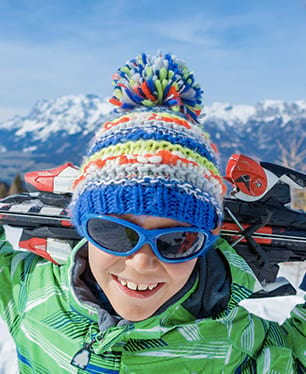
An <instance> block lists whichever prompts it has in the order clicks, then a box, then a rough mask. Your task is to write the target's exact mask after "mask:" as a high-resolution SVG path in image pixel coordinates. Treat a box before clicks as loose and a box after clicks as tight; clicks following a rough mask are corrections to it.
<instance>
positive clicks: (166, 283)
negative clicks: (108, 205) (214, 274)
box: [88, 214, 197, 321]
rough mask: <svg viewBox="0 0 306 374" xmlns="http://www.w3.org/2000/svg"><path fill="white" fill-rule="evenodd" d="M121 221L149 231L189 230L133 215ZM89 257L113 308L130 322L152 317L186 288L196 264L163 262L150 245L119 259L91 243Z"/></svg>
mask: <svg viewBox="0 0 306 374" xmlns="http://www.w3.org/2000/svg"><path fill="white" fill-rule="evenodd" d="M119 217H120V218H122V219H125V220H127V221H130V222H133V223H136V224H137V225H139V226H142V227H143V228H145V229H148V230H153V229H159V228H165V227H178V226H188V225H187V224H186V223H182V222H179V221H175V220H173V219H170V218H160V217H153V216H135V215H132V214H126V215H121V216H119ZM88 257H89V265H90V268H91V271H92V273H93V275H94V277H95V279H96V281H97V282H98V284H99V285H100V287H101V288H102V289H103V291H104V293H105V295H106V296H107V298H108V299H109V301H110V303H111V304H112V306H113V308H114V309H115V311H116V312H117V313H118V314H119V315H120V316H121V317H123V318H125V319H127V320H129V321H141V320H144V319H146V318H148V317H150V316H152V314H154V312H155V311H156V310H157V309H159V308H160V307H161V306H162V305H163V304H164V303H165V302H166V301H167V300H169V299H170V298H171V297H172V296H173V295H175V294H176V293H177V292H178V291H179V290H180V289H181V288H182V287H183V286H184V285H185V283H186V282H187V280H188V278H189V276H190V275H191V273H192V270H193V269H194V266H195V264H196V261H197V259H193V260H190V261H187V262H181V263H176V264H169V263H166V262H161V261H160V260H159V259H158V258H157V257H156V256H155V255H154V253H153V251H152V250H151V247H150V246H149V245H148V244H145V245H144V246H143V247H142V248H141V249H140V250H139V251H137V252H136V253H134V254H132V255H131V256H128V257H119V256H113V255H110V254H108V253H105V252H103V251H102V250H100V249H98V248H97V247H95V246H94V245H93V244H91V243H89V244H88Z"/></svg>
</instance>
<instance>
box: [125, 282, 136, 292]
mask: <svg viewBox="0 0 306 374" xmlns="http://www.w3.org/2000/svg"><path fill="white" fill-rule="evenodd" d="M126 286H127V288H130V289H131V290H134V291H135V290H137V284H136V283H134V282H127V285H126Z"/></svg>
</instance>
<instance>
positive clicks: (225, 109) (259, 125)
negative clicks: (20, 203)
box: [0, 94, 306, 182]
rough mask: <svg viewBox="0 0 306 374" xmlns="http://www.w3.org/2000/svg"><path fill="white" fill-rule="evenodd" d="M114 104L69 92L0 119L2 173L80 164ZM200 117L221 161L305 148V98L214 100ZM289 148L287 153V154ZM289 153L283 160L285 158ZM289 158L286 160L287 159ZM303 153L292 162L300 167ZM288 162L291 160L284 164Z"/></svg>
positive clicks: (6, 177)
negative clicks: (254, 101)
mask: <svg viewBox="0 0 306 374" xmlns="http://www.w3.org/2000/svg"><path fill="white" fill-rule="evenodd" d="M113 109H114V107H113V106H112V105H111V104H110V103H108V101H107V100H106V99H101V98H99V97H98V96H96V95H92V94H87V95H68V96H61V97H58V98H56V99H53V100H40V101H38V102H37V103H36V104H35V105H34V106H33V108H32V109H31V110H30V112H29V113H28V114H27V115H25V116H15V117H13V118H12V119H10V120H8V121H5V122H2V123H0V173H1V174H0V175H1V178H0V179H1V180H3V181H6V182H9V181H11V180H12V178H13V177H14V176H15V174H16V173H21V174H22V173H24V172H27V171H30V170H38V169H44V168H50V167H55V166H57V165H59V164H62V163H64V162H66V161H71V162H74V163H75V164H80V162H81V158H82V155H83V154H84V153H85V152H86V149H87V147H88V143H89V142H90V139H91V138H92V137H93V135H94V132H95V131H96V130H97V128H98V126H99V125H100V124H102V123H103V122H104V121H106V120H109V119H111V118H112V116H113V114H112V111H113ZM203 112H204V114H203V115H201V117H200V122H201V123H202V124H203V126H204V128H205V129H206V130H207V132H208V133H209V134H210V135H211V138H212V141H213V142H214V143H216V144H217V146H218V148H219V150H220V153H221V160H222V164H223V166H224V165H225V163H226V161H227V159H228V158H229V156H230V155H231V154H232V153H245V154H248V155H250V156H251V157H257V158H259V159H262V160H264V161H270V162H276V161H279V162H284V160H285V162H287V161H288V162H293V163H294V160H289V159H290V158H291V159H293V158H294V152H293V153H292V152H291V153H292V154H291V155H289V153H290V152H288V149H289V148H290V147H296V148H297V149H296V150H295V153H298V154H299V155H301V153H303V150H305V149H306V101H304V100H298V101H293V102H287V101H283V100H263V101H261V102H259V103H257V104H256V105H253V106H252V105H232V104H228V103H213V104H211V105H207V106H206V107H204V111H203ZM286 151H287V153H288V154H287V155H286ZM286 157H287V159H288V160H287V159H286ZM286 160H287V161H286ZM305 164H306V155H304V156H303V157H302V158H301V160H300V161H299V163H297V164H294V165H293V166H292V165H291V166H292V167H298V168H299V167H300V168H301V167H304V165H305ZM286 166H290V165H286Z"/></svg>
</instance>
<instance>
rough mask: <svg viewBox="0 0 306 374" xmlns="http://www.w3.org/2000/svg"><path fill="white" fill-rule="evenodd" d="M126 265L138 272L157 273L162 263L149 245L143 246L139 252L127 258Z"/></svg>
mask: <svg viewBox="0 0 306 374" xmlns="http://www.w3.org/2000/svg"><path fill="white" fill-rule="evenodd" d="M125 262H126V265H128V266H130V267H133V268H134V269H135V270H137V272H139V273H141V272H147V271H152V270H153V271H155V270H156V269H157V268H158V267H159V265H160V261H159V259H158V258H157V257H156V256H155V254H154V252H153V251H152V248H151V247H150V245H149V244H145V245H144V246H142V247H141V248H140V249H139V250H138V251H137V252H135V253H133V254H132V255H131V256H128V257H127V258H126V261H125Z"/></svg>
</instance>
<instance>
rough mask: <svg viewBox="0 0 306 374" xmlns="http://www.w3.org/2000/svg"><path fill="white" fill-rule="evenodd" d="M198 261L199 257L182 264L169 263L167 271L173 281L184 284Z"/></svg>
mask: <svg viewBox="0 0 306 374" xmlns="http://www.w3.org/2000/svg"><path fill="white" fill-rule="evenodd" d="M196 263H197V259H193V260H191V261H188V262H182V263H180V264H167V265H166V266H167V272H168V275H169V277H170V278H171V280H172V282H174V283H176V284H177V285H180V286H182V285H184V284H185V283H186V282H187V280H188V278H189V277H190V275H191V273H192V271H193V269H194V267H195V264H196Z"/></svg>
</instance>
